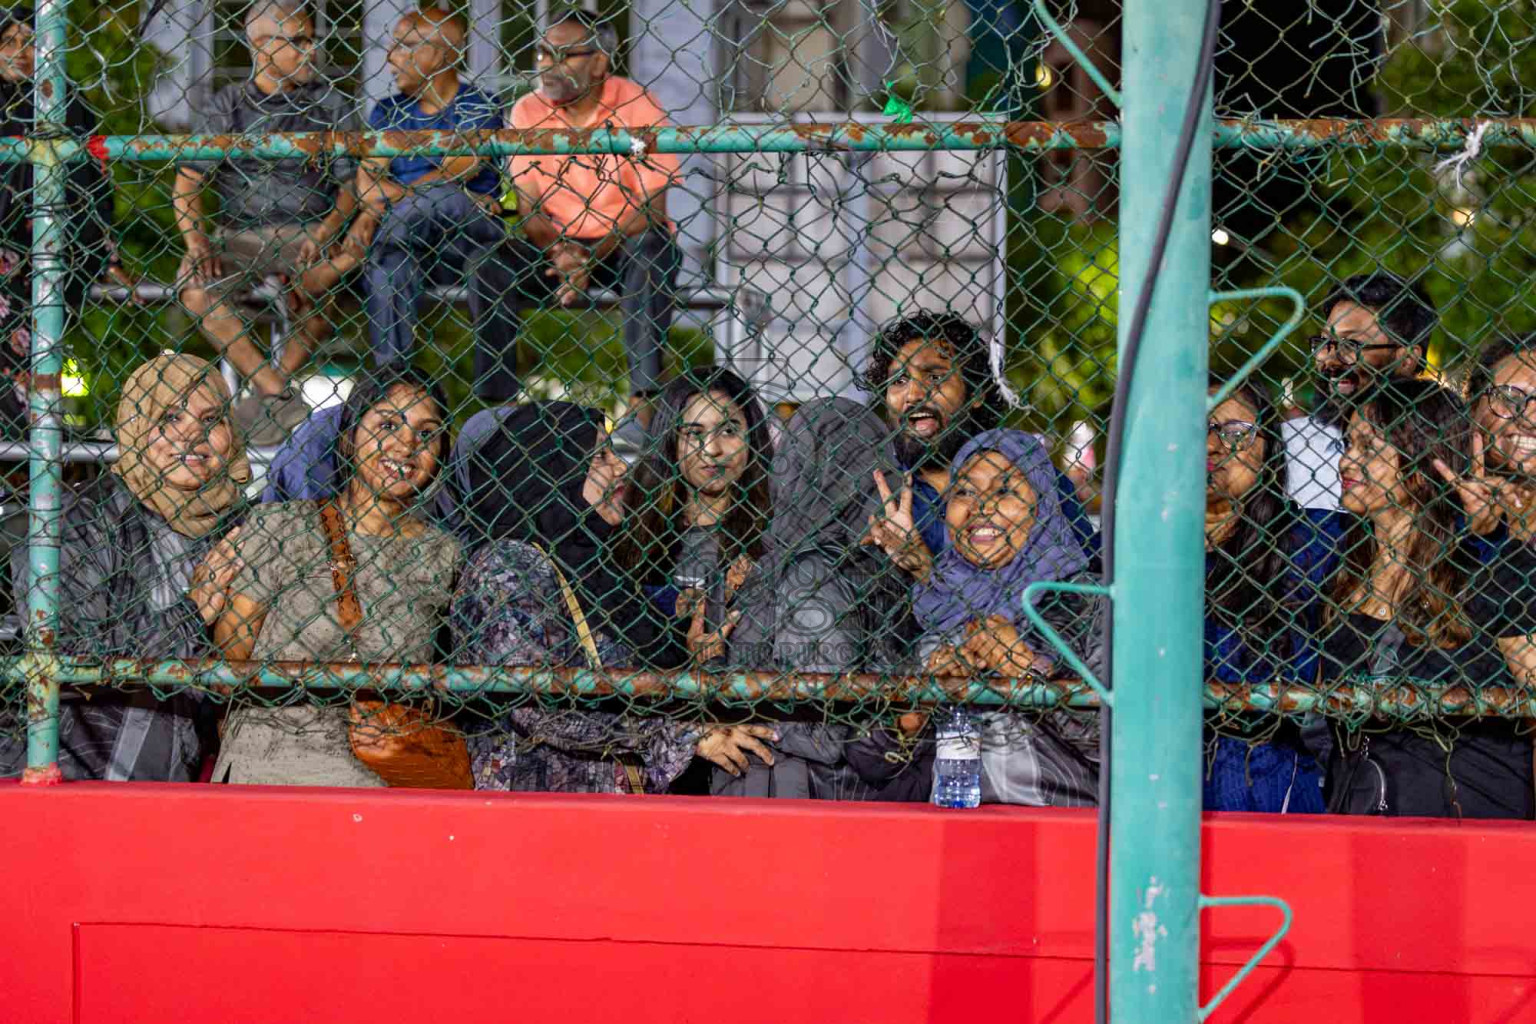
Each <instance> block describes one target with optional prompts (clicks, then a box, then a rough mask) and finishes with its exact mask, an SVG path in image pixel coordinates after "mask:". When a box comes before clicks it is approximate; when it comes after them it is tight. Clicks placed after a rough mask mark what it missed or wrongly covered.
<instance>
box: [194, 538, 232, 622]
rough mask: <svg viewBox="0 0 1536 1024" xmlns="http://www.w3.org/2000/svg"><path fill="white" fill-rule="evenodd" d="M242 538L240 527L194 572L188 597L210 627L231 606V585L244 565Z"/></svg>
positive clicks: (219, 544)
mask: <svg viewBox="0 0 1536 1024" xmlns="http://www.w3.org/2000/svg"><path fill="white" fill-rule="evenodd" d="M239 537H240V528H239V527H238V526H237V527H235V528H234V529H233V530H230V531H229V533H228V534H226V535H225V537H224V539H223V540H221V541H219V543H218V544H217V545H215V546H214V548H213V550H212V551H209V552H208V554H207V556H206V557H205V558H204V559H203V560H202V561H201V562H199V563H198V565H197V568H196V569H194V570H192V586H191V588H190V589H189V590H188V591H187V596H188V597H190V598H191V599H192V603H193V604H195V605H196V606H197V613H198V614H199V615H200V616H202V619H203V622H204V623H205V624H207V625H209V626H211V625H213V624H214V623H215V622H217V621H218V620H219V616H220V615H222V614H224V608H225V606H227V605H228V604H229V585H230V584H231V583H233V582H234V581H235V574H236V573H237V572H239V571H240V567H241V565H243V564H244V561H243V560H242V559H241V557H240V549H239V546H238V545H237V544H236V541H237V540H239Z"/></svg>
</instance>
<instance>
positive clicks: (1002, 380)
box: [987, 331, 1024, 409]
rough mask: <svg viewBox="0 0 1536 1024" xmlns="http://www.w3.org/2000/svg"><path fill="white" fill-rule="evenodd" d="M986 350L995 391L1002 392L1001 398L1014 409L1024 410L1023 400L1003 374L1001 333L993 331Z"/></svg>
mask: <svg viewBox="0 0 1536 1024" xmlns="http://www.w3.org/2000/svg"><path fill="white" fill-rule="evenodd" d="M987 350H988V352H989V354H990V355H991V360H990V361H991V363H992V380H993V381H994V382H995V383H996V384H997V390H998V391H1000V392H1002V395H1003V398H1004V400H1005V401H1007V403H1008V404H1009V405H1010V406H1012V407H1013V408H1015V409H1022V408H1024V400H1023V399H1022V398H1020V397H1019V393H1018V392H1017V391H1015V390H1013V385H1011V384H1009V383H1008V375H1007V374H1006V373H1004V372H1003V333H1002V332H1001V331H993V332H992V339H991V341H989V342H988V343H987Z"/></svg>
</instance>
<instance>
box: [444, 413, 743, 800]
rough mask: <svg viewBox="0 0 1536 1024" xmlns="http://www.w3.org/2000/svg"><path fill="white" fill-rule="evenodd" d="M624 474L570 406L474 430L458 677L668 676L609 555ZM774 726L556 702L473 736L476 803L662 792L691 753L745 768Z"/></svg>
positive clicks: (454, 479)
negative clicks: (637, 672)
mask: <svg viewBox="0 0 1536 1024" xmlns="http://www.w3.org/2000/svg"><path fill="white" fill-rule="evenodd" d="M626 468H627V467H626V466H625V465H624V462H623V461H622V460H621V459H619V458H618V456H616V455H615V454H614V453H613V451H612V449H611V448H610V447H609V445H608V437H607V433H606V431H605V430H604V425H603V416H602V414H601V413H599V412H598V411H596V410H594V409H585V408H582V407H580V406H577V405H572V404H570V403H568V402H538V403H533V404H529V405H517V406H503V407H501V408H499V409H492V410H488V411H486V412H483V413H480V414H478V415H477V416H475V417H473V418H472V419H471V420H470V422H469V423H467V424H466V425H465V427H464V431H463V432H462V433H461V435H460V438H459V443H458V445H457V447H456V448H455V451H454V453H453V454H452V455H451V456H450V457H449V487H450V490H451V492H452V495H451V496H452V498H453V503H454V505H455V506H456V508H455V513H454V516H453V519H454V526H455V529H456V530H457V531H458V532H459V535H460V538H461V539H462V540H463V541H464V542H465V544H466V546H467V547H469V548H470V549H471V550H472V551H473V554H472V555H471V556H470V559H469V564H468V567H467V568H466V569H465V572H464V575H463V577H462V578H461V580H460V583H459V589H458V593H457V595H456V596H455V598H454V603H453V623H454V628H455V639H456V645H457V653H456V657H457V660H458V662H459V663H460V664H471V665H546V666H567V667H583V666H584V667H587V668H590V669H593V670H594V671H607V672H613V671H614V670H620V669H622V668H625V667H628V666H632V665H635V664H650V665H654V666H659V667H668V666H669V665H671V664H676V663H677V662H678V660H680V654H681V652H675V651H671V650H669V649H667V648H666V642H667V640H669V639H670V638H671V636H672V633H671V631H670V630H667V629H665V628H664V626H663V624H661V623H659V622H657V621H656V620H657V615H656V613H654V612H651V611H650V610H649V608H648V605H647V602H646V601H645V599H644V598H643V596H642V595H641V593H640V591H639V590H638V588H637V587H635V585H634V584H633V583H632V582H629V581H628V578H627V577H625V576H624V575H623V574H621V573H619V572H616V571H615V570H614V569H613V568H612V561H611V558H610V554H609V551H608V548H607V544H608V541H609V540H610V538H611V537H612V535H613V531H614V529H615V528H616V527H617V526H618V525H619V524H620V523H621V522H622V521H623V518H624V498H625V492H626V487H625V483H624V476H625V471H626ZM772 735H773V729H772V728H771V727H768V726H743V727H736V728H723V727H717V726H712V725H709V724H704V723H690V722H681V721H677V720H674V719H668V718H650V717H640V716H636V715H632V714H616V713H612V712H600V711H591V710H585V709H581V708H580V706H579V705H578V704H577V703H576V702H575V701H574V700H573V699H570V698H564V697H552V698H548V699H544V700H540V701H537V702H529V703H527V704H525V705H523V706H522V707H518V708H514V709H512V710H511V711H509V712H507V713H506V714H505V715H504V716H502V717H501V718H500V719H499V720H498V721H496V722H495V723H493V724H492V725H491V726H490V727H489V728H487V729H483V730H480V731H477V732H473V733H471V735H470V736H469V737H468V742H469V751H470V758H471V761H472V765H473V770H474V777H475V786H476V788H478V789H510V790H524V791H528V790H535V791H539V790H547V791H555V792H567V793H569V792H606V793H613V792H651V793H659V792H665V791H666V790H667V787H668V786H670V785H671V783H672V781H673V780H674V779H675V778H677V776H679V775H681V774H682V773H683V771H684V769H686V768H687V767H688V765H689V763H690V762H691V761H692V760H693V758H694V757H695V756H696V755H697V756H700V757H703V758H705V759H707V760H710V761H712V762H714V763H715V764H717V765H719V766H720V767H722V768H725V769H726V770H727V771H732V772H735V771H741V770H744V769H745V767H746V764H747V759H746V753H745V752H746V751H748V750H750V751H752V752H753V753H755V754H757V755H758V756H760V757H766V758H769V759H771V757H772V755H771V754H770V753H769V752H768V751H767V749H766V748H764V747H763V746H762V744H761V743H760V742H759V740H760V739H768V738H771V737H772Z"/></svg>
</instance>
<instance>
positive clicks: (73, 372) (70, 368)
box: [59, 359, 91, 398]
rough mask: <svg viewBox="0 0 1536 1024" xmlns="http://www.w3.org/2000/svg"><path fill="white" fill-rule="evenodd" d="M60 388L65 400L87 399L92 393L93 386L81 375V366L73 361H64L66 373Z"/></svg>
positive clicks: (61, 377)
mask: <svg viewBox="0 0 1536 1024" xmlns="http://www.w3.org/2000/svg"><path fill="white" fill-rule="evenodd" d="M59 386H60V388H61V389H62V390H63V392H64V397H65V398H85V397H87V396H89V395H90V393H91V385H90V383H89V382H88V381H87V380H86V379H85V377H84V376H83V375H82V374H81V373H80V364H79V363H77V362H75V361H74V360H73V359H66V360H64V373H63V375H62V376H60V378H59Z"/></svg>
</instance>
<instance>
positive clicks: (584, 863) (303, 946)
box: [0, 783, 1536, 1024]
mask: <svg viewBox="0 0 1536 1024" xmlns="http://www.w3.org/2000/svg"><path fill="white" fill-rule="evenodd" d="M0 820H3V821H4V823H5V825H4V832H3V838H0V856H3V857H4V863H5V865H6V871H7V878H8V881H9V884H8V885H6V886H5V889H4V893H5V895H4V897H3V901H0V951H3V953H4V956H3V957H0V1020H3V1021H24V1022H34V1021H35V1022H55V1021H57V1022H65V1021H75V1022H87V1024H98V1022H112V1024H132V1022H138V1021H144V1022H155V1024H165V1022H179V1021H218V1022H244V1021H251V1022H261V1024H271V1022H275V1021H306V1022H309V1021H316V1022H328V1024H329V1022H353V1021H357V1022H368V1024H378V1022H379V1021H391V1022H394V1021H399V1022H412V1024H415V1022H427V1021H461V1022H469V1021H489V1020H494V1021H506V1020H517V1021H558V1022H561V1024H579V1022H586V1021H594V1022H595V1021H603V1022H610V1021H620V1020H622V1021H624V1022H626V1024H649V1022H658V1024H659V1022H669V1024H670V1022H678V1021H707V1022H709V1024H757V1022H763V1024H770V1022H771V1024H798V1022H822V1021H828V1022H855V1021H857V1022H863V1021H870V1022H880V1024H887V1022H889V1024H900V1022H908V1021H910V1022H918V1021H925V1022H928V1021H951V1020H954V1021H968V1020H978V1019H981V1020H987V1021H1060V1022H1067V1021H1083V1020H1089V1019H1091V1016H1092V1014H1091V1010H1092V998H1091V989H1090V975H1091V964H1090V961H1089V955H1090V949H1091V939H1092V920H1091V914H1092V906H1093V875H1092V863H1093V830H1094V825H1093V816H1092V813H1091V812H1085V813H1080V812H1063V811H1048V810H1030V809H1024V808H992V807H988V808H982V809H980V810H977V811H959V812H956V811H950V812H944V811H938V810H934V809H931V808H927V807H921V806H918V807H897V808H891V807H881V806H878V805H849V804H816V803H791V802H787V801H786V802H774V801H747V800H740V801H728V800H705V799H687V798H663V797H560V796H506V795H488V794H479V795H477V794H432V795H426V794H412V793H403V792H379V791H334V790H331V791H321V790H300V789H292V790H288V789H259V788H250V789H245V788H239V787H229V788H220V789H213V788H210V787H206V786H170V785H157V786H139V785H105V784H86V783H78V784H73V785H64V786H56V787H49V788H45V789H23V788H21V787H19V786H15V785H6V786H0ZM1204 878H1205V883H1204V885H1205V890H1206V891H1207V892H1209V893H1212V894H1220V895H1233V894H1240V893H1256V892H1257V893H1271V894H1275V895H1280V896H1283V897H1285V898H1286V899H1288V900H1289V901H1290V902H1291V905H1292V906H1293V907H1294V908H1295V912H1296V924H1295V927H1294V929H1293V930H1292V933H1291V936H1290V938H1289V939H1287V941H1286V942H1284V943H1283V944H1282V945H1281V946H1280V948H1279V949H1278V950H1276V952H1275V953H1274V954H1272V955H1271V958H1270V960H1269V962H1268V965H1267V966H1266V967H1264V968H1262V969H1261V970H1260V971H1259V972H1258V974H1257V975H1255V977H1253V978H1251V979H1250V980H1249V981H1248V982H1247V983H1246V984H1244V986H1243V987H1242V988H1240V989H1239V990H1238V992H1237V993H1236V994H1235V995H1234V996H1233V997H1232V999H1231V1000H1230V1001H1229V1002H1228V1003H1227V1004H1226V1006H1224V1007H1223V1008H1222V1009H1221V1010H1220V1011H1219V1012H1218V1013H1217V1014H1216V1017H1215V1019H1217V1020H1224V1021H1237V1020H1242V1021H1299V1020H1307V1019H1308V1016H1307V1015H1309V1014H1310V1015H1316V1017H1315V1019H1316V1020H1317V1021H1318V1022H1319V1024H1321V1022H1323V1021H1328V1022H1332V1021H1350V1020H1362V1021H1391V1022H1393V1024H1402V1022H1405V1021H1436V1022H1447V1021H1457V1022H1459V1021H1477V1022H1484V1021H1517V1020H1536V937H1533V934H1532V928H1531V926H1530V924H1529V920H1530V917H1531V913H1532V908H1536V826H1531V825H1527V824H1516V823H1510V824H1487V825H1467V826H1458V825H1454V824H1447V823H1442V822H1420V821H1392V822H1371V821H1362V820H1360V819H1349V820H1347V822H1346V821H1345V820H1341V819H1329V818H1315V819H1307V818H1287V819H1283V820H1282V819H1276V818H1266V817H1257V816H1213V817H1212V818H1210V819H1209V820H1208V822H1207V824H1206V826H1205V868H1204ZM1275 920H1276V914H1275V912H1274V911H1272V910H1265V909H1246V908H1242V909H1224V910H1219V911H1210V912H1207V913H1206V914H1205V915H1204V920H1203V927H1204V932H1205V936H1206V938H1205V944H1204V950H1203V959H1204V961H1205V964H1206V967H1205V981H1204V986H1203V991H1204V992H1205V993H1206V994H1207V998H1208V997H1209V993H1210V992H1213V991H1214V990H1215V989H1216V987H1217V986H1219V985H1220V983H1221V981H1222V980H1223V979H1224V978H1225V977H1227V976H1228V975H1229V974H1230V972H1231V971H1232V970H1234V969H1235V967H1236V965H1237V964H1240V963H1241V962H1242V961H1243V960H1244V959H1246V958H1247V956H1248V955H1249V953H1250V952H1251V951H1252V950H1253V949H1254V948H1255V947H1256V946H1257V945H1258V944H1259V943H1260V942H1261V941H1262V940H1263V939H1264V937H1265V936H1266V935H1267V934H1268V933H1269V931H1270V930H1271V929H1272V928H1273V927H1274V924H1275ZM1147 980H1148V983H1149V984H1150V983H1153V982H1154V980H1155V973H1154V972H1148V974H1147Z"/></svg>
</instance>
